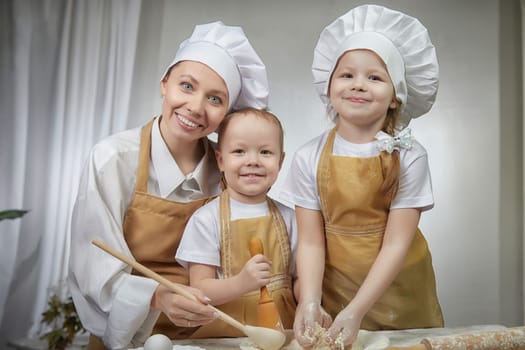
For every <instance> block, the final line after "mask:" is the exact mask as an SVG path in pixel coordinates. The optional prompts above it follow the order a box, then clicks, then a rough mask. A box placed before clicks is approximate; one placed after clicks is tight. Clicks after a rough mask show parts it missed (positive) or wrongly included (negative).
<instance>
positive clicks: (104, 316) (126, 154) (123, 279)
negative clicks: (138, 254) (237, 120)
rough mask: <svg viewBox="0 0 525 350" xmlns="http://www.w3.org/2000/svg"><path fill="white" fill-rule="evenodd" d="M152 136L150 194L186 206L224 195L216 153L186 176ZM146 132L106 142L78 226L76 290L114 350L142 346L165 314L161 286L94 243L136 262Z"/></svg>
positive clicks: (95, 160)
mask: <svg viewBox="0 0 525 350" xmlns="http://www.w3.org/2000/svg"><path fill="white" fill-rule="evenodd" d="M158 119H159V118H157V120H156V121H155V122H154V124H153V127H152V132H151V135H152V136H151V137H152V140H151V142H152V145H151V160H150V164H149V180H148V192H149V193H150V194H153V195H156V196H159V197H163V198H169V199H172V200H176V201H180V202H187V201H189V200H192V199H197V198H202V197H203V196H210V195H216V194H218V193H219V190H220V188H219V179H220V175H219V172H218V170H217V168H216V162H215V160H214V157H212V155H213V151H212V150H208V147H206V154H205V156H204V157H203V159H202V160H201V161H200V163H199V164H198V166H197V167H196V169H195V171H194V172H193V173H191V174H189V175H187V176H185V175H184V174H183V173H182V172H181V170H180V169H179V167H178V166H177V163H176V162H175V160H174V159H173V158H172V157H171V154H170V152H169V149H168V147H167V146H166V144H165V143H164V140H163V139H162V136H161V134H160V129H159V124H158V123H159V122H158ZM140 132H141V128H136V129H132V130H127V131H124V132H121V133H118V134H115V135H112V136H109V137H108V138H106V139H104V140H102V141H101V142H100V143H98V144H97V145H95V146H94V147H93V149H92V150H91V152H90V154H89V158H88V160H87V163H86V164H85V167H84V170H83V174H82V177H81V180H80V186H79V190H78V196H77V199H76V203H75V206H74V209H73V215H72V223H71V254H70V261H69V280H68V282H69V287H70V290H71V294H72V296H73V299H74V301H75V306H76V309H77V312H78V313H79V315H80V318H81V320H82V323H83V325H84V327H85V328H86V329H87V330H88V331H89V332H91V333H92V334H94V335H96V336H98V337H101V338H103V340H104V342H105V343H106V344H107V345H109V346H110V347H111V348H112V349H125V348H128V347H130V346H137V345H141V344H142V343H143V342H144V341H145V340H146V339H147V337H148V336H149V335H150V333H151V330H152V328H153V326H154V324H155V322H156V320H157V318H158V315H159V311H152V310H150V302H151V297H152V295H153V292H154V291H155V289H156V288H157V286H158V283H157V282H155V281H154V280H151V279H149V278H144V277H139V276H134V275H131V274H130V272H131V268H130V267H129V266H127V265H126V264H124V263H122V262H120V261H119V260H117V259H116V258H114V257H112V256H110V255H109V254H108V253H106V252H104V251H102V250H101V249H99V248H97V247H95V246H94V245H92V244H91V241H92V240H93V239H100V240H101V241H103V242H104V243H106V244H108V245H110V246H112V247H113V248H114V249H117V250H119V251H120V252H122V253H123V254H125V255H127V256H129V257H131V256H132V255H131V252H130V251H129V248H128V246H127V244H126V241H125V240H124V236H123V232H122V223H123V220H124V215H125V213H126V210H127V207H128V205H129V203H130V201H131V198H132V195H133V193H134V191H135V181H136V172H137V165H138V154H139V145H140Z"/></svg>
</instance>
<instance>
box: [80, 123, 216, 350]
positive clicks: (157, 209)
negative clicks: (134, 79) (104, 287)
mask: <svg viewBox="0 0 525 350" xmlns="http://www.w3.org/2000/svg"><path fill="white" fill-rule="evenodd" d="M154 120H155V119H154ZM154 120H152V121H150V122H149V123H148V124H146V125H145V126H144V127H143V128H142V132H141V137H140V150H139V161H138V167H137V183H136V188H135V193H134V195H133V198H132V200H131V203H130V204H129V207H128V209H127V211H126V215H125V217H124V223H123V231H124V239H125V240H126V242H127V244H128V247H129V249H130V251H131V253H132V254H133V257H134V258H135V259H136V260H137V261H138V262H139V263H141V264H143V265H145V266H146V267H148V268H149V269H151V270H153V271H155V272H157V273H158V274H160V275H161V276H164V277H165V278H167V279H169V280H170V281H172V282H177V283H181V284H184V285H188V284H189V277H188V271H187V270H186V269H185V268H183V267H182V266H181V265H179V264H178V263H177V262H176V260H175V253H176V251H177V247H178V246H179V243H180V239H181V237H182V233H183V232H184V228H185V226H186V223H187V222H188V219H189V218H190V216H191V215H192V214H193V212H194V211H195V210H197V209H198V208H200V207H201V206H203V205H204V204H205V203H206V202H208V201H210V198H204V199H200V200H195V201H191V202H187V203H181V202H175V201H172V200H169V199H165V198H162V197H157V196H154V195H151V194H149V193H148V191H147V186H148V177H149V163H150V150H151V128H152V125H153V122H154ZM131 273H132V274H134V275H141V274H140V273H139V272H138V271H136V270H133V271H132V272H131ZM195 329H197V328H195V327H193V328H184V327H178V326H176V325H174V324H173V323H172V322H171V321H170V320H169V319H168V317H167V316H166V315H165V314H164V313H161V314H160V316H159V319H158V320H157V323H156V324H155V327H154V328H153V331H152V334H156V333H161V334H164V335H166V336H167V337H169V338H170V339H184V338H188V337H189V336H190V335H191V334H192V333H193V332H194V331H195ZM93 338H96V337H95V336H93V335H91V337H90V341H89V345H88V349H89V350H99V349H100V350H102V349H105V348H104V346H103V343H102V341H101V340H100V339H93Z"/></svg>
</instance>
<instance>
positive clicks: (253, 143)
mask: <svg viewBox="0 0 525 350" xmlns="http://www.w3.org/2000/svg"><path fill="white" fill-rule="evenodd" d="M280 136H281V134H280V129H279V127H278V126H277V125H275V124H274V123H272V122H270V121H268V120H266V119H264V118H261V117H256V116H254V115H252V114H247V115H239V116H235V117H234V119H232V120H230V122H229V124H228V127H227V128H226V131H225V134H224V135H222V137H223V139H222V141H221V147H220V149H218V150H217V162H218V165H219V169H220V170H221V171H223V172H224V177H225V179H226V182H227V184H228V191H229V193H230V196H231V197H232V198H233V199H235V200H237V201H239V202H242V203H247V204H255V203H261V202H263V201H265V200H266V194H267V192H268V190H269V189H270V187H271V186H272V185H273V184H274V183H275V180H276V179H277V175H278V174H279V170H280V169H281V164H282V161H283V159H284V154H283V153H282V150H281V138H280Z"/></svg>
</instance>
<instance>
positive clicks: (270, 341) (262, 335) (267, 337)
mask: <svg viewBox="0 0 525 350" xmlns="http://www.w3.org/2000/svg"><path fill="white" fill-rule="evenodd" d="M92 243H93V244H94V245H96V246H97V247H99V248H100V249H102V250H104V251H105V252H107V253H109V254H111V255H113V256H114V257H115V258H117V259H119V260H121V261H122V262H125V263H126V264H128V265H130V266H131V267H133V268H134V269H135V270H137V271H139V272H140V273H142V274H143V275H144V276H146V277H149V278H151V279H153V280H155V281H157V282H159V283H160V284H162V285H164V286H166V287H168V288H169V289H171V290H172V291H174V292H175V293H177V294H180V295H182V296H183V297H186V298H188V299H191V300H194V301H197V302H199V301H198V300H197V298H196V297H195V296H194V295H193V294H191V293H190V292H188V291H187V290H186V289H184V288H182V287H181V285H179V284H177V283H173V282H171V281H170V280H168V279H167V278H165V277H162V276H161V275H159V274H158V273H156V272H154V271H152V270H150V269H148V268H147V267H146V266H144V265H142V264H141V263H139V262H137V261H135V260H133V259H130V258H128V257H127V256H125V255H124V254H122V253H120V252H118V251H116V250H114V249H113V248H111V247H110V246H108V245H107V244H105V243H103V242H101V241H99V240H93V241H92ZM208 306H209V307H211V308H212V309H213V310H214V311H215V312H217V314H218V315H219V318H220V319H221V320H222V321H224V322H226V323H227V324H229V325H230V326H232V327H235V328H237V329H238V330H240V331H241V332H243V333H244V334H245V335H246V336H247V337H248V338H250V339H251V340H252V341H253V342H254V343H255V344H256V345H257V346H258V347H260V348H261V349H263V350H277V349H280V348H281V346H283V344H284V342H285V341H286V336H285V335H284V334H283V333H281V332H279V331H276V330H275V329H270V328H263V327H254V326H248V325H244V324H242V323H240V322H239V321H237V320H236V319H234V318H233V317H231V316H230V315H228V314H226V313H224V312H223V311H221V310H219V309H217V308H216V307H214V306H213V305H208Z"/></svg>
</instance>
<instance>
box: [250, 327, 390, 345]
mask: <svg viewBox="0 0 525 350" xmlns="http://www.w3.org/2000/svg"><path fill="white" fill-rule="evenodd" d="M315 326H316V327H315V330H314V333H315V336H316V338H317V339H318V341H317V342H316V344H315V345H314V346H313V347H312V349H313V350H330V347H329V346H328V342H327V341H326V330H325V329H324V328H322V327H321V326H319V325H317V324H316V325H315ZM336 341H337V340H336ZM389 345H390V340H389V339H388V338H387V337H385V336H384V335H380V334H375V333H374V332H370V331H366V330H360V331H359V333H358V334H357V338H356V340H355V342H354V343H353V344H352V350H384V349H386V348H387V347H388V346H389ZM240 348H241V350H260V349H259V348H258V347H257V346H256V345H255V344H253V343H252V342H247V343H243V344H241V345H240ZM282 349H283V350H303V347H302V346H301V345H299V342H298V341H297V340H295V339H293V340H292V341H291V342H289V343H288V344H286V345H284V346H283V348H282ZM342 349H344V347H343V346H342V345H341V350H342Z"/></svg>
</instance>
